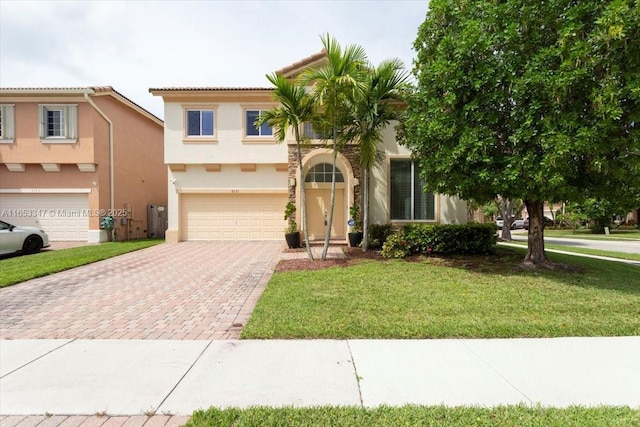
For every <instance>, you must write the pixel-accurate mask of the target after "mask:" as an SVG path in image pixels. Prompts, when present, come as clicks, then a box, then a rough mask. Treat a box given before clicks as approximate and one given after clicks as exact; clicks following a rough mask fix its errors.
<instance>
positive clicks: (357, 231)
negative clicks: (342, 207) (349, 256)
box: [349, 203, 363, 248]
mask: <svg viewBox="0 0 640 427" xmlns="http://www.w3.org/2000/svg"><path fill="white" fill-rule="evenodd" d="M349 215H350V217H351V219H349V227H350V228H351V230H350V231H349V246H351V247H352V248H355V247H358V246H360V243H362V237H363V234H362V223H361V222H360V205H358V204H357V203H354V204H353V205H351V207H350V208H349Z"/></svg>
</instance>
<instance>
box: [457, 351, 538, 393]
mask: <svg viewBox="0 0 640 427" xmlns="http://www.w3.org/2000/svg"><path fill="white" fill-rule="evenodd" d="M462 344H463V345H464V346H465V347H466V348H467V349H468V350H469V351H470V352H471V354H473V355H474V356H475V357H476V358H477V359H478V360H480V361H481V362H482V363H484V364H485V365H487V366H488V367H489V368H490V369H491V370H492V371H493V372H495V373H496V375H498V376H499V377H500V378H502V380H503V381H504V382H506V383H507V384H509V385H510V386H511V387H513V389H514V390H515V391H517V392H518V393H520V394H521V395H522V396H523V397H524V398H525V399H527V400H528V401H529V404H533V400H532V399H531V398H530V397H529V396H527V394H526V393H525V392H524V391H522V390H520V389H519V388H518V387H516V385H515V384H513V383H512V382H511V381H509V380H508V379H507V377H505V376H504V375H502V373H501V372H500V371H498V370H497V369H496V368H495V367H494V366H493V365H492V364H491V363H489V362H488V361H487V360H485V359H484V357H481V356H480V355H479V354H478V353H476V351H475V350H474V349H473V348H472V347H471V346H469V345H468V344H467V340H462Z"/></svg>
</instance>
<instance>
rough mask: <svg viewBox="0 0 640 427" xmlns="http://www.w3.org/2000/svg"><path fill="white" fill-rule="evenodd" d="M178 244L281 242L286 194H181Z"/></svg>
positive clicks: (284, 225) (284, 223)
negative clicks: (228, 241)
mask: <svg viewBox="0 0 640 427" xmlns="http://www.w3.org/2000/svg"><path fill="white" fill-rule="evenodd" d="M180 203H181V210H180V214H181V221H180V222H181V229H182V230H181V240H281V239H282V238H283V236H284V229H285V227H286V225H287V224H286V222H285V221H284V219H283V217H284V206H285V204H286V203H287V195H286V194H183V195H182V196H181V197H180Z"/></svg>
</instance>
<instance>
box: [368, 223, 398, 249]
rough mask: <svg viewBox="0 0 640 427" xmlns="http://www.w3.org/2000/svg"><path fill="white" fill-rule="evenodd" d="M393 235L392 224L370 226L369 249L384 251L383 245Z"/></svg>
mask: <svg viewBox="0 0 640 427" xmlns="http://www.w3.org/2000/svg"><path fill="white" fill-rule="evenodd" d="M392 234H393V229H392V228H391V224H371V225H369V249H374V250H378V249H382V245H384V242H386V241H387V238H388V237H389V236H390V235H392Z"/></svg>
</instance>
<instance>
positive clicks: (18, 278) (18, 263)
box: [0, 239, 164, 288]
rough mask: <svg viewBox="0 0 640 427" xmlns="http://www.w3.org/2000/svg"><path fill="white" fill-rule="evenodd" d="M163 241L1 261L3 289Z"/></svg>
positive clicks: (132, 242) (111, 244)
mask: <svg viewBox="0 0 640 427" xmlns="http://www.w3.org/2000/svg"><path fill="white" fill-rule="evenodd" d="M163 242H164V240H160V239H143V240H128V241H124V242H107V243H101V244H96V245H87V246H79V247H75V248H69V249H60V250H55V251H50V250H45V251H42V252H40V253H37V254H33V255H23V256H14V257H10V258H5V259H2V260H0V288H3V287H5V286H10V285H14V284H16V283H20V282H24V281H26V280H30V279H35V278H37V277H42V276H47V275H49V274H53V273H58V272H60V271H64V270H68V269H71V268H74V267H79V266H81V265H85V264H90V263H92V262H96V261H101V260H104V259H107V258H111V257H114V256H118V255H122V254H125V253H127V252H132V251H137V250H140V249H145V248H148V247H150V246H154V245H157V244H159V243H163Z"/></svg>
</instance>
